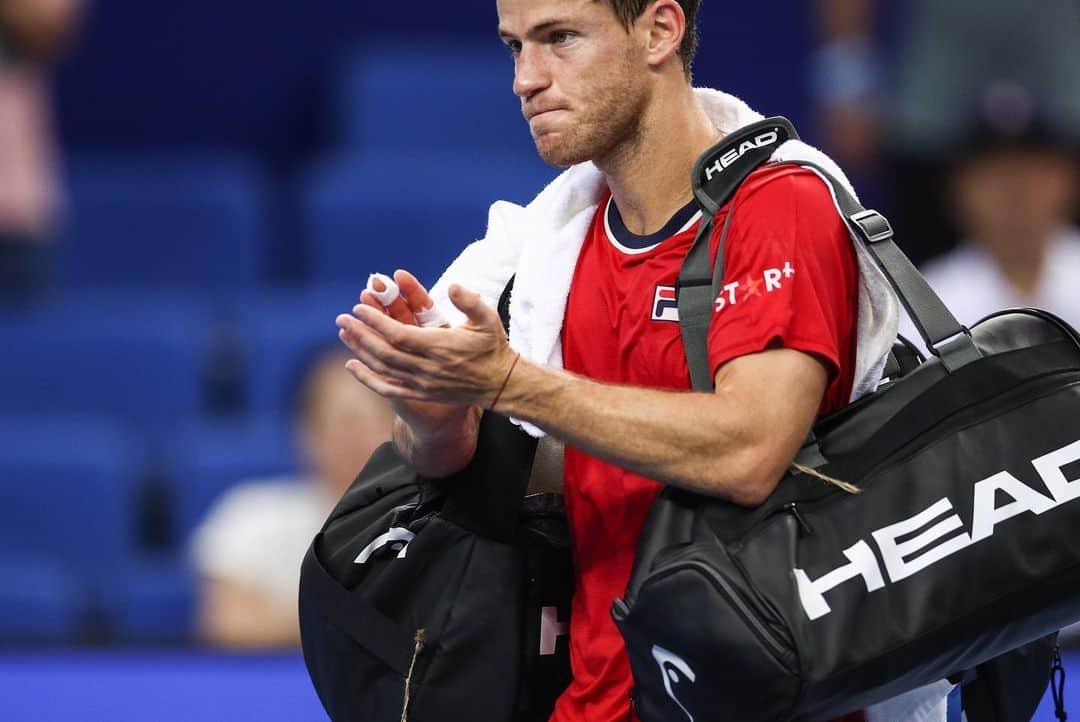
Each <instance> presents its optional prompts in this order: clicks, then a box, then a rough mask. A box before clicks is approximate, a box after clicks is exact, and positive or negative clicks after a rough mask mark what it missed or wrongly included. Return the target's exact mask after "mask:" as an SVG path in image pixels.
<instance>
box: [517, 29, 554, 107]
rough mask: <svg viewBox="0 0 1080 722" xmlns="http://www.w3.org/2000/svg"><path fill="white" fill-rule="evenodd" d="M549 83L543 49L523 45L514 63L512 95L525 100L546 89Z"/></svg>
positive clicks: (527, 44) (533, 45)
mask: <svg viewBox="0 0 1080 722" xmlns="http://www.w3.org/2000/svg"><path fill="white" fill-rule="evenodd" d="M549 82H550V76H549V75H548V68H547V63H546V61H545V59H544V57H543V48H541V47H539V46H537V45H535V44H532V43H525V44H523V45H522V47H521V52H519V53H518V56H517V60H516V62H515V63H514V95H516V96H518V97H519V98H521V99H523V100H526V99H528V98H530V97H532V96H533V95H534V94H535V93H536V92H537V91H540V90H543V89H544V88H546V87H547V86H548V84H549Z"/></svg>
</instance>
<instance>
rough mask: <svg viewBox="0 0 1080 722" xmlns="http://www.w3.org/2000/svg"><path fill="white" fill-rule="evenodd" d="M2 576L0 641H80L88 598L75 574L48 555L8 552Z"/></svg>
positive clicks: (1, 563)
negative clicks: (16, 554) (24, 554)
mask: <svg viewBox="0 0 1080 722" xmlns="http://www.w3.org/2000/svg"><path fill="white" fill-rule="evenodd" d="M0 523H2V522H0ZM0 579H3V580H4V582H3V584H0V644H3V645H5V646H7V645H11V644H59V643H71V642H73V641H76V640H77V638H78V635H79V633H80V631H81V629H82V623H83V621H84V619H85V615H86V613H87V611H86V610H87V597H86V593H85V586H84V585H83V584H82V583H81V582H80V581H79V579H78V578H77V577H76V576H75V575H74V574H72V573H71V572H70V571H67V570H65V569H64V568H63V566H61V565H60V564H57V563H56V562H54V561H52V560H49V559H47V558H42V557H40V556H33V555H27V556H12V555H10V554H8V553H5V554H4V555H3V556H0Z"/></svg>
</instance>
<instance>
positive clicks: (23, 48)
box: [0, 0, 83, 295]
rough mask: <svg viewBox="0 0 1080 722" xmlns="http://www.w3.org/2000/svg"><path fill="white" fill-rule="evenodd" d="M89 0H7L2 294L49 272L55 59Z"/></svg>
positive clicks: (0, 186)
mask: <svg viewBox="0 0 1080 722" xmlns="http://www.w3.org/2000/svg"><path fill="white" fill-rule="evenodd" d="M82 5H83V2H82V0H0V295H18V294H22V293H25V292H28V291H32V290H33V289H35V288H37V287H39V286H40V285H41V284H42V283H43V282H44V280H45V277H46V274H47V262H48V256H47V253H48V249H49V246H50V244H51V240H52V235H53V233H54V231H55V228H56V221H57V219H56V215H57V211H58V205H59V203H58V190H57V182H56V177H55V176H56V148H55V142H54V140H53V135H52V118H51V108H50V98H49V91H48V88H47V85H46V79H45V76H46V74H47V71H48V65H49V62H50V61H51V60H52V59H53V58H55V57H56V55H57V54H58V53H59V51H60V50H62V49H63V47H64V46H65V45H66V43H67V41H68V40H69V39H70V37H71V35H72V33H73V31H74V29H75V26H76V25H77V23H78V20H79V15H80V10H81V7H82Z"/></svg>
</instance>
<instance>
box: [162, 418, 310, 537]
mask: <svg viewBox="0 0 1080 722" xmlns="http://www.w3.org/2000/svg"><path fill="white" fill-rule="evenodd" d="M169 456H170V458H169V460H168V465H169V472H168V476H169V478H170V480H171V483H172V484H173V486H172V489H171V491H170V496H171V498H172V499H173V507H174V510H175V519H174V522H175V531H176V534H177V538H178V539H180V540H181V541H184V542H186V540H187V539H188V538H189V537H190V535H191V532H192V531H193V530H194V529H195V527H196V526H197V525H198V524H199V522H200V521H202V519H203V517H205V516H206V513H207V512H208V511H209V510H210V508H211V507H212V506H213V504H214V502H215V501H217V500H218V498H219V497H220V496H221V495H222V494H223V493H224V492H226V491H227V490H229V489H230V488H231V487H233V486H235V485H236V484H238V483H240V482H244V481H250V480H251V479H253V478H259V477H267V476H276V475H280V474H286V473H290V472H293V471H294V470H295V468H296V461H295V454H294V451H293V444H292V439H291V437H290V436H289V432H288V430H287V428H286V427H285V425H284V423H282V422H280V421H279V420H277V419H275V418H258V419H255V420H252V421H244V420H240V421H235V422H204V423H194V424H191V425H188V426H186V427H185V428H181V429H178V430H177V433H176V436H175V443H174V446H173V449H172V451H171V453H170V455H169Z"/></svg>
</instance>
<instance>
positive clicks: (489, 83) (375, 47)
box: [333, 23, 532, 152]
mask: <svg viewBox="0 0 1080 722" xmlns="http://www.w3.org/2000/svg"><path fill="white" fill-rule="evenodd" d="M493 24H494V23H493ZM513 79H514V64H513V60H512V59H511V58H510V56H509V54H508V53H507V52H506V51H505V50H504V49H503V48H502V47H501V46H500V43H499V41H498V39H497V38H495V37H494V33H492V37H491V38H490V39H486V42H484V43H483V44H477V43H476V42H473V43H471V44H450V43H445V42H443V43H440V42H432V41H431V39H430V38H429V37H425V38H424V39H423V40H422V41H421V42H418V43H415V44H405V43H403V44H396V45H392V44H372V45H366V46H365V47H364V48H362V49H359V50H358V51H356V52H355V53H354V54H353V55H352V56H351V57H350V59H349V61H348V63H347V64H346V65H345V68H344V69H343V72H342V74H341V78H340V84H339V89H338V97H337V99H336V106H337V107H336V108H335V109H334V111H333V112H334V114H335V116H336V118H337V124H338V127H339V139H340V140H341V142H342V144H343V145H345V146H346V147H351V148H355V149H360V150H365V151H367V150H370V151H378V150H387V149H396V150H403V149H411V150H446V149H458V148H460V149H465V148H469V149H480V150H483V151H485V152H488V151H491V150H493V149H503V150H513V151H517V152H530V151H531V149H532V141H531V140H530V137H529V128H528V125H527V124H526V123H525V120H524V118H523V117H522V115H521V103H520V101H519V100H518V99H517V97H515V96H514V93H513Z"/></svg>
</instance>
